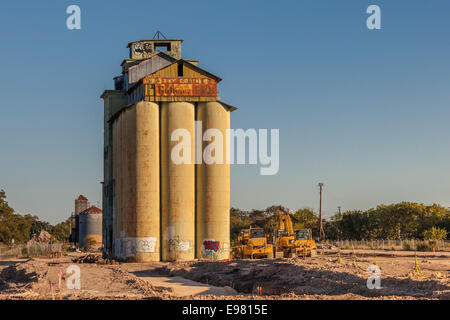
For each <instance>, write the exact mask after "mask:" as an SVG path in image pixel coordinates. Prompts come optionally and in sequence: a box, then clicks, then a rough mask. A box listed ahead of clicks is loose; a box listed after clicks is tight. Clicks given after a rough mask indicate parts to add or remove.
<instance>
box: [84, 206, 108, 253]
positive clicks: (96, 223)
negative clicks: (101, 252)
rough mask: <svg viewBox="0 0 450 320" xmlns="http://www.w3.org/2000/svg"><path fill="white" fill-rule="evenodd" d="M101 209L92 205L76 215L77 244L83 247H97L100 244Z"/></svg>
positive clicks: (99, 246)
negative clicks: (77, 227)
mask: <svg viewBox="0 0 450 320" xmlns="http://www.w3.org/2000/svg"><path fill="white" fill-rule="evenodd" d="M102 221H103V215H102V210H100V209H99V208H97V207H95V206H92V207H90V208H88V209H86V210H84V211H82V212H80V213H79V215H78V224H79V229H78V230H79V246H80V248H84V249H98V248H101V246H102Z"/></svg>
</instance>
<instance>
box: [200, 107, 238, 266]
mask: <svg viewBox="0 0 450 320" xmlns="http://www.w3.org/2000/svg"><path fill="white" fill-rule="evenodd" d="M196 120H197V121H201V126H202V136H203V137H205V132H206V131H207V130H208V129H212V130H209V132H208V134H207V135H209V136H210V137H211V136H214V137H213V138H210V140H211V141H203V139H201V140H202V141H203V142H202V154H203V155H204V157H203V159H202V163H201V164H197V165H196V166H197V170H196V215H197V234H196V242H197V257H198V258H203V259H211V260H221V259H226V258H229V256H230V228H229V226H230V165H229V164H228V163H227V160H226V155H227V152H226V133H227V129H229V128H230V112H229V111H228V110H227V109H226V108H225V107H224V106H223V105H222V104H220V103H218V102H199V103H198V105H197V110H196ZM218 133H220V134H221V135H219V136H216V135H217V134H218ZM219 140H221V141H219ZM196 141H200V138H197V140H196ZM208 145H210V148H212V147H213V146H214V148H213V149H216V150H215V151H211V150H212V149H209V150H207V149H206V148H207V146H208ZM220 148H221V150H219V149H220ZM209 151H211V152H209ZM218 151H221V153H222V157H219V156H218V155H219V153H218ZM205 153H206V154H205ZM208 154H212V155H213V156H214V157H216V159H217V160H218V161H217V162H219V163H217V162H215V163H211V164H207V163H205V156H206V157H207V155H208ZM220 158H221V159H220ZM197 162H198V160H197ZM210 162H211V160H210ZM220 162H221V163H220Z"/></svg>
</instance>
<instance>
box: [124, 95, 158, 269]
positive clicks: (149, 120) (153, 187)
mask: <svg viewBox="0 0 450 320" xmlns="http://www.w3.org/2000/svg"><path fill="white" fill-rule="evenodd" d="M125 136H126V138H125V143H126V152H125V154H126V167H125V173H126V174H125V179H124V181H123V184H124V188H125V189H124V190H125V195H124V197H125V199H126V200H125V201H126V205H125V206H124V211H123V220H122V226H123V229H122V230H123V231H122V232H123V240H122V241H123V244H124V251H125V252H124V253H125V257H126V259H127V260H128V261H136V262H148V261H159V260H160V250H159V246H160V235H159V232H160V228H159V224H160V207H159V201H160V197H159V106H158V104H156V103H152V102H144V101H142V102H138V103H137V104H135V105H132V106H130V107H129V108H128V109H127V110H126V135H125Z"/></svg>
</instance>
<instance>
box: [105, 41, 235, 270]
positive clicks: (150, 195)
mask: <svg viewBox="0 0 450 320" xmlns="http://www.w3.org/2000/svg"><path fill="white" fill-rule="evenodd" d="M182 42H183V40H181V39H159V38H158V39H152V40H140V41H135V42H131V43H129V44H128V46H127V47H128V48H129V50H130V58H128V59H125V60H124V61H123V62H122V64H121V66H122V75H120V76H118V77H115V78H114V83H115V90H106V91H105V92H104V93H103V95H102V98H103V99H104V106H105V107H104V108H105V121H104V126H105V143H104V167H105V170H104V182H103V204H104V208H105V210H106V212H107V214H105V218H104V223H103V225H104V229H105V230H104V231H103V234H104V235H107V237H108V238H107V239H105V241H104V243H105V250H104V254H105V255H106V256H109V257H114V258H120V259H123V260H126V261H137V262H146V261H158V260H163V261H174V260H192V259H194V258H207V259H214V260H216V259H217V260H219V259H225V258H228V257H229V246H230V233H229V226H230V225H229V224H230V223H229V209H230V182H229V179H230V173H229V170H230V168H229V164H227V163H222V164H210V165H208V164H205V163H199V164H195V163H194V162H195V161H194V160H195V151H196V149H195V148H196V143H198V142H196V141H197V138H198V137H196V136H195V135H196V132H195V121H196V120H197V121H202V122H203V129H202V132H201V133H200V134H201V135H202V136H203V133H204V132H205V131H206V130H207V129H218V131H220V132H221V133H223V137H224V139H225V137H226V130H227V129H228V128H229V127H230V112H231V111H233V110H234V109H235V108H234V107H232V106H229V105H227V104H225V103H223V102H220V101H219V100H220V98H219V97H218V96H217V83H218V82H220V81H221V79H220V78H219V77H217V76H215V75H213V74H211V73H209V72H208V71H206V70H204V69H201V68H199V67H198V65H197V63H198V60H184V59H182V58H181V43H182ZM172 140H174V141H172ZM208 144H209V142H205V143H201V142H200V146H198V145H197V146H198V147H200V148H202V147H206V146H207V145H208ZM222 148H223V150H224V152H223V155H224V156H225V153H226V152H225V144H223V145H222ZM173 156H175V158H174V157H173ZM180 161H181V163H180ZM224 161H226V160H225V159H224Z"/></svg>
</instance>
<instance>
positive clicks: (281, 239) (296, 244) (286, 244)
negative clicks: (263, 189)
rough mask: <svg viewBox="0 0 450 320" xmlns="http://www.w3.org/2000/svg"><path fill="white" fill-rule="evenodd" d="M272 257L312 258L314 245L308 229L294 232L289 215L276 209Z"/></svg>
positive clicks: (314, 251)
mask: <svg viewBox="0 0 450 320" xmlns="http://www.w3.org/2000/svg"><path fill="white" fill-rule="evenodd" d="M274 244H275V246H274V250H273V252H274V257H275V258H281V257H284V258H290V257H292V256H293V255H296V256H314V255H315V254H316V243H315V241H314V240H312V233H311V230H310V229H300V230H295V231H294V228H293V224H292V220H291V216H290V214H289V213H287V212H284V211H283V210H281V209H278V229H277V230H275V234H274Z"/></svg>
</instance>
